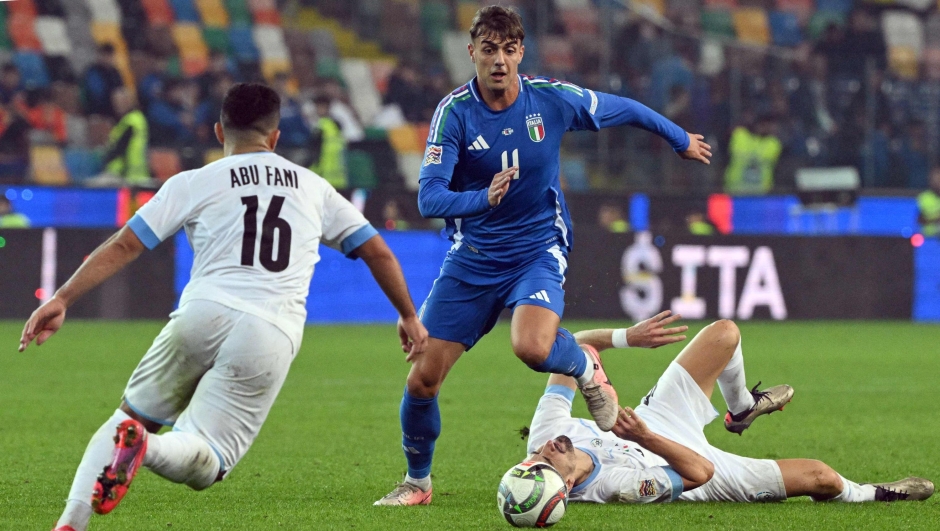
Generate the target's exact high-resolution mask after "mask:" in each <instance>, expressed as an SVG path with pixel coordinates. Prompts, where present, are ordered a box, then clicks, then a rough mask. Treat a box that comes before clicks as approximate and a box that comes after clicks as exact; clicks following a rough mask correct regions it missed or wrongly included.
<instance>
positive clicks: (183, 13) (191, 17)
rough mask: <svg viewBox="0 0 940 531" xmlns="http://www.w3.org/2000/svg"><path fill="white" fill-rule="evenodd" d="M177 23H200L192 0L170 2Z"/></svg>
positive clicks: (200, 20)
mask: <svg viewBox="0 0 940 531" xmlns="http://www.w3.org/2000/svg"><path fill="white" fill-rule="evenodd" d="M170 6H171V7H172V8H173V13H175V14H176V21H177V22H196V23H199V22H202V19H201V18H200V16H199V10H197V9H196V4H194V3H193V0H170Z"/></svg>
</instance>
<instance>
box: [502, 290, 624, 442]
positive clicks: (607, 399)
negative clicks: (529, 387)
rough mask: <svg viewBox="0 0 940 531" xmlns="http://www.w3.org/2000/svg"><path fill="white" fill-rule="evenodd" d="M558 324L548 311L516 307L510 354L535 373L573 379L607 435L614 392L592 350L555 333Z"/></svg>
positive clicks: (564, 333)
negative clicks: (563, 374)
mask: <svg viewBox="0 0 940 531" xmlns="http://www.w3.org/2000/svg"><path fill="white" fill-rule="evenodd" d="M560 324H561V319H560V318H559V317H558V314H556V313H555V312H553V311H552V310H550V309H548V308H544V307H542V306H536V305H531V304H520V305H519V306H516V308H515V311H514V312H513V315H512V330H511V337H512V350H513V352H515V354H516V356H517V357H518V358H519V359H520V360H522V361H523V362H524V363H525V364H526V365H528V366H529V367H531V368H533V369H535V370H537V371H539V372H550V373H556V374H557V373H565V374H568V375H570V376H573V377H574V379H575V381H577V383H578V387H579V388H580V389H581V395H582V396H584V401H585V402H586V403H587V406H588V411H590V413H591V416H592V417H594V421H595V422H597V426H598V427H599V428H600V429H601V430H604V431H610V429H611V428H612V427H613V426H614V424H615V423H616V422H617V413H618V404H617V392H616V391H614V388H613V386H612V385H611V384H610V380H608V379H607V375H606V374H605V372H604V367H603V365H602V364H601V358H600V355H599V354H598V353H597V351H596V350H595V349H594V348H592V347H589V346H588V347H582V346H581V345H578V342H577V340H576V339H575V338H574V336H573V335H571V333H570V332H568V331H567V330H565V329H563V328H562V329H559V327H558V326H559V325H560ZM579 354H580V355H581V356H583V357H584V358H583V359H581V357H580V356H579ZM582 363H583V365H581V364H582ZM582 367H583V368H582Z"/></svg>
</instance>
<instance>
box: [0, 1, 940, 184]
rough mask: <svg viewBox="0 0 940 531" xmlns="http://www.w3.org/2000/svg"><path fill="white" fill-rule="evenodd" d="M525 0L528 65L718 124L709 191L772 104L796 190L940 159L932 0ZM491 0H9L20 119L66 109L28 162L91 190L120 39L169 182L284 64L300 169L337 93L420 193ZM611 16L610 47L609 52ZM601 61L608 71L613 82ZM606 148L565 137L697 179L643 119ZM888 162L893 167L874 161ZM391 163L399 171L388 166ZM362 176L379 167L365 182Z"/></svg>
mask: <svg viewBox="0 0 940 531" xmlns="http://www.w3.org/2000/svg"><path fill="white" fill-rule="evenodd" d="M509 3H510V4H512V5H514V6H516V7H517V8H518V9H519V10H520V11H521V12H522V13H523V15H524V17H525V20H526V25H527V31H528V33H527V38H526V48H527V50H526V62H525V63H524V67H525V68H524V71H527V72H531V73H540V74H547V75H552V76H556V77H565V78H567V79H569V80H571V81H572V82H575V83H581V84H585V85H589V86H592V87H595V88H598V89H600V90H607V91H609V92H614V93H618V94H622V95H625V96H630V97H634V98H637V99H639V100H641V101H644V102H647V103H649V104H650V105H652V106H654V108H656V109H657V110H659V111H660V112H666V113H667V114H668V115H669V116H670V117H671V118H672V119H674V120H676V121H678V122H679V123H680V125H683V126H685V127H686V128H687V129H696V130H702V131H704V132H705V133H707V134H708V135H709V137H710V139H711V140H712V141H713V142H714V143H715V144H716V145H717V146H719V153H718V154H717V155H718V156H717V157H716V163H717V164H716V165H715V166H716V168H715V169H714V170H709V173H706V174H702V175H699V176H698V177H696V179H697V178H704V179H705V181H706V183H707V186H712V187H720V182H721V175H722V166H723V164H724V162H725V160H726V159H725V158H723V157H722V155H721V151H722V146H725V145H726V144H727V140H728V137H729V136H728V135H729V134H730V130H731V129H732V128H733V127H734V126H737V125H744V126H747V125H748V123H749V121H753V120H755V119H756V118H757V117H758V116H772V117H774V119H775V120H776V122H777V123H776V128H777V133H776V134H777V136H778V137H780V140H781V141H782V143H783V144H784V145H785V148H784V155H783V157H782V159H781V163H780V165H779V167H778V169H777V172H778V173H779V174H780V175H779V176H778V182H777V183H776V185H778V186H780V187H783V188H786V187H787V186H788V185H790V184H792V183H791V181H790V180H789V177H788V176H789V175H792V172H793V170H794V169H795V168H798V167H803V166H825V165H833V164H849V165H854V166H856V167H858V168H859V169H860V170H861V171H862V172H863V174H864V177H863V181H864V182H865V185H866V186H893V187H905V186H913V185H914V184H915V183H918V182H920V178H919V177H912V176H911V175H909V174H910V173H911V172H912V171H913V172H915V173H916V172H917V171H920V170H916V168H917V167H919V166H922V165H923V164H921V162H922V161H923V160H926V161H927V166H928V167H929V166H931V165H934V164H936V163H937V162H938V158H940V131H938V128H940V124H938V122H940V12H938V11H937V5H936V4H935V3H933V2H930V1H926V0H887V1H883V2H878V3H875V4H871V3H861V2H855V1H853V0H774V1H773V2H757V1H754V0H703V2H701V3H699V2H694V1H690V0H645V1H643V2H635V3H630V2H617V1H614V2H600V1H592V0H552V1H545V2H537V1H535V0H515V1H512V2H509ZM480 5H481V2H476V1H468V0H392V1H389V2H368V1H340V0H18V1H17V2H5V3H2V4H0V62H2V63H3V64H9V65H15V67H16V70H17V71H18V76H19V80H18V81H17V86H15V87H10V88H3V89H2V91H0V92H2V100H3V101H2V105H3V111H4V113H9V114H10V115H12V116H16V115H20V114H21V115H22V116H23V117H24V120H25V119H26V118H27V112H26V108H25V107H24V105H25V104H23V103H21V102H24V101H26V97H27V95H28V94H30V93H33V92H35V91H42V90H45V91H48V94H49V95H50V96H49V97H51V100H52V103H49V104H48V105H53V104H54V106H55V108H57V109H60V110H61V111H62V112H63V113H64V116H65V118H64V124H65V125H64V129H63V130H64V131H65V132H64V133H63V134H62V135H59V138H57V139H53V141H52V144H53V145H51V146H50V145H49V138H48V137H47V138H34V137H35V135H32V134H29V135H27V140H28V141H29V142H31V143H32V144H34V147H37V148H50V147H54V148H55V149H56V150H57V151H56V152H55V153H57V154H58V155H54V154H53V151H49V150H48V149H39V151H38V152H37V151H35V150H30V151H29V153H30V155H29V157H25V158H23V157H24V155H23V153H22V152H20V153H18V154H17V153H12V154H11V156H13V157H14V158H16V157H20V158H22V160H23V163H24V164H30V163H32V164H33V169H32V171H31V172H29V174H30V175H32V179H35V180H36V181H37V182H45V183H60V184H67V183H71V182H74V183H77V184H80V183H82V182H84V181H86V180H87V179H88V178H89V177H91V176H93V175H95V174H96V173H98V172H99V171H100V167H96V161H99V160H100V158H101V154H102V150H103V149H104V146H105V145H106V143H107V137H108V132H109V131H110V128H111V127H112V126H113V124H114V120H115V119H116V117H113V116H107V115H106V114H107V113H105V115H100V114H96V115H94V116H88V115H86V114H85V112H86V111H83V109H88V104H87V99H88V98H89V97H90V95H91V94H94V93H95V92H94V91H95V90H97V89H98V87H97V86H89V85H88V83H90V82H92V81H91V79H90V78H88V77H87V76H86V72H87V71H88V70H89V68H90V67H92V66H94V65H97V64H99V63H100V64H104V63H101V59H100V58H99V59H98V60H97V61H98V62H96V59H95V57H96V56H97V55H98V54H99V47H100V46H101V45H103V44H109V45H111V46H112V47H113V49H114V55H113V60H112V63H113V64H112V65H111V66H112V67H113V68H115V69H116V70H117V72H118V73H119V75H120V82H121V83H122V84H123V85H125V86H126V87H128V88H129V89H131V90H132V91H133V92H134V93H136V94H137V99H138V101H139V102H140V105H141V108H142V110H144V112H145V113H146V114H147V116H148V118H151V119H156V120H157V122H155V123H156V124H158V125H157V127H155V128H153V127H152V132H153V133H154V134H152V135H151V145H152V146H159V147H154V148H153V149H152V150H151V156H150V161H151V164H152V166H153V167H152V170H153V171H152V174H153V175H155V176H157V178H158V180H159V179H160V178H166V177H168V176H169V175H171V174H172V173H170V172H171V170H175V169H176V168H186V167H189V166H190V165H191V164H201V163H203V162H204V161H205V160H210V159H212V157H214V156H217V153H218V152H217V146H214V145H213V138H212V135H211V131H207V130H206V129H205V127H206V126H205V125H204V124H205V123H207V122H208V123H211V120H212V112H215V111H214V107H213V105H215V104H213V103H212V101H211V98H210V89H211V87H212V84H213V81H214V80H217V79H220V76H224V77H222V78H221V79H222V80H223V81H224V82H228V81H243V80H254V79H263V80H266V81H269V82H274V80H275V78H277V77H278V76H281V75H284V74H286V75H287V78H288V79H287V82H286V83H284V84H283V91H284V93H285V94H284V95H285V96H289V97H290V100H291V101H292V102H293V103H292V105H294V106H295V108H294V110H295V111H296V113H299V114H297V116H298V119H299V120H300V122H298V123H302V124H303V125H302V129H303V128H306V131H303V130H300V132H299V133H298V134H299V135H300V136H298V137H297V138H301V139H302V141H301V144H303V145H299V146H294V147H293V149H295V150H294V151H292V153H294V154H296V155H298V156H299V157H300V158H301V159H303V160H302V161H301V162H304V163H308V164H309V163H312V161H313V160H314V158H315V157H316V156H317V155H316V153H317V152H318V144H317V142H318V132H317V125H316V124H317V119H318V117H317V114H316V110H315V105H314V104H313V99H314V97H315V96H318V95H325V96H327V97H328V98H329V99H330V100H331V103H330V105H329V111H328V112H329V115H330V118H331V119H332V120H334V121H335V122H336V123H337V124H339V125H340V127H341V129H342V131H343V134H344V136H345V137H346V140H347V142H348V143H349V145H348V149H347V153H346V166H347V170H348V171H349V173H350V175H349V182H350V183H351V185H352V184H353V183H355V185H357V186H365V187H369V188H374V187H383V186H391V187H396V186H405V187H409V188H414V187H415V186H416V181H415V180H416V175H417V169H418V168H419V167H420V156H421V152H422V150H423V137H422V134H421V131H426V130H427V122H428V121H429V120H430V116H431V114H432V113H433V109H434V107H435V106H436V103H437V101H438V100H439V99H440V98H441V97H443V96H444V95H445V94H446V93H447V92H449V91H450V90H452V89H453V87H455V86H457V85H459V84H460V83H463V82H465V81H466V80H467V79H469V78H470V77H472V75H473V69H472V65H471V64H470V63H469V62H468V61H467V57H466V41H467V37H466V28H467V27H469V24H470V21H471V19H472V18H473V15H474V13H475V12H476V10H477V9H478V8H479V7H480ZM605 10H607V11H605ZM608 21H610V23H611V24H612V27H611V28H610V35H612V37H611V38H612V41H611V43H610V45H611V52H612V53H611V60H610V62H609V64H607V65H603V64H602V63H601V61H602V56H603V54H601V49H602V47H601V42H602V39H603V35H604V31H605V30H604V29H603V26H604V25H605V24H607V23H608ZM860 43H861V44H860ZM837 59H838V60H837ZM399 64H406V65H413V66H412V67H411V70H412V71H414V72H416V76H417V78H416V79H414V80H412V81H411V83H412V84H413V85H414V87H415V88H416V89H417V92H416V93H420V94H422V97H420V98H413V100H414V101H407V103H408V105H405V107H407V108H403V106H402V103H403V102H402V101H401V100H399V101H393V100H395V96H393V93H395V94H400V92H395V91H396V90H398V88H395V89H394V90H390V86H392V85H394V83H398V82H400V79H399V78H396V76H397V75H398V74H396V72H397V70H396V65H399ZM101 68H107V66H102V67H101ZM600 72H606V73H607V75H608V76H609V77H608V78H607V79H602V78H601V77H600ZM178 80H184V81H186V80H191V82H183V83H179V82H178ZM180 87H182V88H180ZM190 87H197V88H198V90H190ZM685 101H688V102H690V103H689V104H683V103H682V102H685ZM872 102H874V103H872ZM872 105H874V107H872ZM50 108H51V107H50ZM161 113H162V114H161ZM167 113H168V114H167ZM670 113H672V114H670ZM34 114H35V113H34ZM725 115H727V116H726V117H724V118H719V119H712V118H713V117H719V116H725ZM859 116H864V117H866V118H865V121H864V122H859V121H858V120H859V118H858V117H859ZM170 118H172V120H171V121H173V122H174V123H176V122H178V124H176V127H177V128H178V130H179V131H182V132H184V133H186V134H183V135H182V136H181V138H194V139H197V140H196V141H194V142H189V143H187V144H186V145H181V144H180V143H179V142H178V138H174V137H161V134H163V133H161V130H163V131H166V130H170V129H167V128H166V127H161V126H159V124H161V123H166V121H165V120H166V119H170ZM912 119H913V120H914V121H915V122H917V123H922V125H923V128H924V134H925V136H926V142H914V141H913V137H912V135H913V134H914V132H913V131H912V130H911V127H910V126H909V121H910V120H912ZM161 120H163V121H161ZM27 122H28V123H32V124H35V123H36V120H35V119H34V120H27ZM197 122H198V123H197ZM917 123H915V127H914V129H916V128H917V127H918V125H917ZM200 124H203V125H200ZM10 134H11V135H12V134H19V133H17V132H16V129H14V130H13V132H11V133H10ZM0 144H2V143H0ZM8 144H11V145H12V144H15V142H13V141H11V142H9V143H8ZM606 145H608V146H609V147H608V148H607V149H608V151H607V152H606V153H599V152H598V150H597V148H596V147H595V143H594V142H593V141H592V140H585V139H584V138H583V137H579V136H577V135H575V136H574V137H572V138H571V140H570V141H568V142H566V144H565V146H564V153H563V157H564V160H565V164H564V167H565V168H566V170H565V174H566V178H568V177H567V176H568V175H570V176H571V177H570V182H568V185H569V186H571V187H572V188H574V189H579V188H587V187H590V186H602V187H603V186H612V187H615V188H623V187H628V188H629V187H631V186H640V187H643V186H654V187H655V186H660V187H662V186H666V187H669V186H679V187H680V188H681V187H682V186H685V185H686V184H688V182H691V181H694V180H695V179H689V178H687V177H681V176H679V177H677V176H675V175H673V176H670V172H675V171H678V170H676V169H675V165H672V164H670V163H668V162H667V161H666V159H667V157H668V155H669V154H668V153H667V152H666V150H663V149H662V146H660V145H657V144H656V143H655V142H654V143H652V144H650V143H649V141H648V139H647V140H643V138H641V137H639V136H637V135H634V134H633V133H631V132H622V133H620V132H618V134H616V135H612V137H611V139H610V141H609V142H608V143H607V144H606ZM383 146H384V147H383ZM296 149H299V151H297V150H296ZM171 152H175V156H174V155H171V154H170V153H171ZM37 153H38V154H37ZM389 156H391V157H392V158H394V160H390V159H389V158H388V157H389ZM376 157H380V159H376ZM54 160H55V161H58V162H57V163H55V164H53V163H52V162H53V161H54ZM881 160H887V161H891V163H884V164H883V163H880V162H879V163H877V164H876V163H874V162H873V161H875V162H877V161H881ZM626 161H636V163H635V164H626ZM918 161H921V162H918ZM40 162H41V164H39V163H40ZM37 164H38V165H37ZM156 164H160V165H161V167H159V168H158V167H156V166H155V165H156ZM388 168H392V169H391V171H393V172H396V171H397V175H395V176H392V177H391V178H389V175H388V174H387V173H386V172H387V171H389V170H388ZM911 168H915V169H914V170H912V169H911ZM47 171H49V172H51V173H50V175H49V176H46V175H44V173H45V172H47ZM360 171H361V172H364V174H363V175H361V176H354V175H353V173H354V172H360ZM640 172H642V173H643V175H639V173H640ZM63 175H64V178H63ZM24 178H25V176H21V177H20V180H22V179H24ZM9 179H10V178H9V177H6V178H5V180H9ZM683 183H685V184H683Z"/></svg>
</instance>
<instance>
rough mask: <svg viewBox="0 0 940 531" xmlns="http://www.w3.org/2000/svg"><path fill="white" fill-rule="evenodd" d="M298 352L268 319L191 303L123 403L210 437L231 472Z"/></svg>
mask: <svg viewBox="0 0 940 531" xmlns="http://www.w3.org/2000/svg"><path fill="white" fill-rule="evenodd" d="M295 354H296V353H295V352H294V349H293V346H292V343H291V341H290V339H289V338H288V337H287V335H285V334H284V332H282V331H281V330H280V329H279V328H278V327H277V326H275V325H273V324H271V323H269V322H268V321H265V320H264V319H261V318H260V317H256V316H254V315H251V314H248V313H244V312H240V311H238V310H234V309H232V308H229V307H227V306H223V305H221V304H218V303H215V302H211V301H205V300H193V301H189V302H187V303H186V304H185V305H184V306H183V307H182V308H180V309H179V310H177V311H175V312H173V313H172V314H170V322H169V323H167V325H166V326H165V327H164V328H163V331H161V332H160V334H159V335H158V336H157V338H156V339H155V340H154V342H153V345H152V346H151V347H150V349H149V350H148V351H147V354H146V355H144V358H143V359H142V360H141V361H140V364H139V365H138V366H137V368H136V369H134V373H133V374H132V375H131V379H130V381H129V382H128V384H127V389H125V391H124V401H125V403H127V405H128V406H129V407H130V408H131V409H132V410H133V411H134V412H135V413H137V414H138V415H140V416H141V417H143V418H145V419H147V420H150V421H153V422H158V423H160V424H163V425H165V426H173V429H174V430H178V431H183V432H187V433H194V434H196V435H199V436H201V437H202V438H204V439H205V440H206V441H207V442H208V443H209V445H210V446H211V447H212V449H213V450H215V452H216V454H218V456H219V459H220V461H221V463H222V470H223V471H225V472H226V473H227V472H228V471H230V470H231V469H232V468H233V467H234V466H235V465H236V464H237V463H238V461H239V460H241V458H242V457H243V456H244V455H245V452H247V451H248V448H249V447H250V446H251V443H252V442H253V441H254V440H255V437H256V436H257V435H258V431H259V430H260V429H261V425H262V424H264V420H265V418H267V416H268V411H270V409H271V406H272V405H273V404H274V399H275V398H277V394H278V392H279V391H280V390H281V385H282V384H283V383H284V378H285V377H286V376H287V371H288V369H289V368H290V364H291V362H292V361H293V359H294V355H295Z"/></svg>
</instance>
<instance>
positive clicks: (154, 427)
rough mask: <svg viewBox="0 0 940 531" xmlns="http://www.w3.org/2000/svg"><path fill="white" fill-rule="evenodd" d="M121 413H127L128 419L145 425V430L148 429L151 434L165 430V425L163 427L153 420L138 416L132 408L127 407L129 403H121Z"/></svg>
mask: <svg viewBox="0 0 940 531" xmlns="http://www.w3.org/2000/svg"><path fill="white" fill-rule="evenodd" d="M121 411H123V412H124V413H126V414H127V416H128V417H130V418H132V419H134V420H136V421H137V422H139V423H141V424H143V425H144V429H146V430H147V431H148V432H150V433H157V432H158V431H160V429H161V428H163V425H161V424H160V423H158V422H154V421H152V420H147V419H145V418H144V417H141V416H140V415H138V414H137V412H135V411H134V410H133V409H131V408H130V406H128V405H127V402H121Z"/></svg>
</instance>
